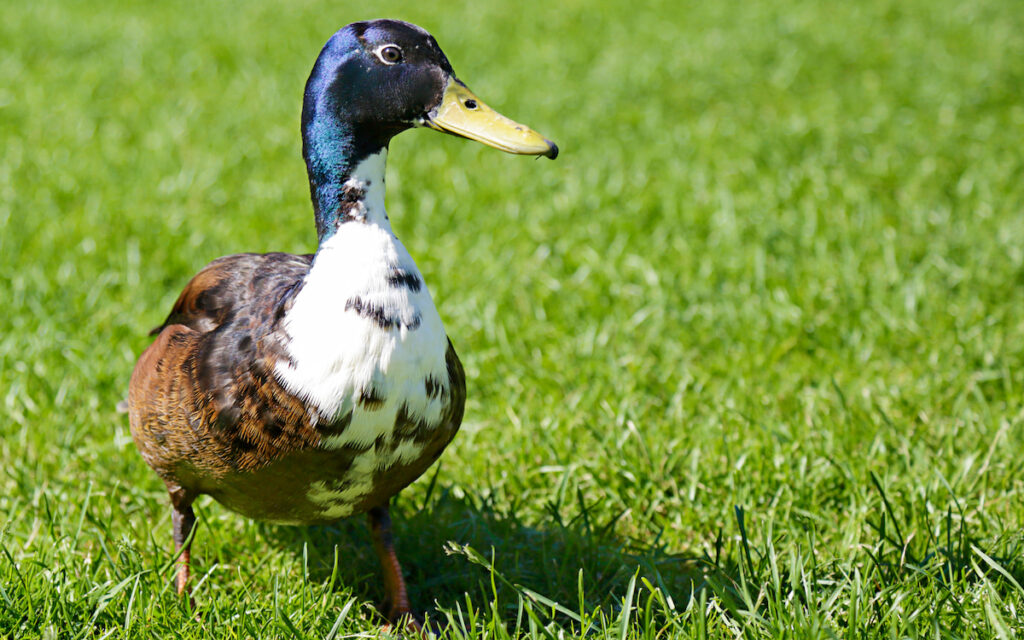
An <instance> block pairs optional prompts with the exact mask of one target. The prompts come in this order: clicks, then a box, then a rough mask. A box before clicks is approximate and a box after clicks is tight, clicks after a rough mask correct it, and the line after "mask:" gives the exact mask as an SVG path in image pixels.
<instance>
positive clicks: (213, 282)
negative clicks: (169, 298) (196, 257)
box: [149, 253, 313, 336]
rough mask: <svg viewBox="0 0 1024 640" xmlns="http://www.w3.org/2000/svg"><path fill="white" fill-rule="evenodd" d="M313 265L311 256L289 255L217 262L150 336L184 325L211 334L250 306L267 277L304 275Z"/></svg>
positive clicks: (246, 255)
mask: <svg viewBox="0 0 1024 640" xmlns="http://www.w3.org/2000/svg"><path fill="white" fill-rule="evenodd" d="M312 261H313V256H312V255H301V256H296V255H291V254H288V253H239V254H235V255H231V256H225V257H223V258H218V259H217V260H214V261H213V262H211V263H210V264H208V265H206V266H205V267H203V269H202V270H201V271H200V272H199V273H197V274H196V275H195V276H193V277H192V279H191V280H190V281H189V283H188V284H187V285H185V288H184V289H183V290H182V292H181V295H179V296H178V300H177V301H176V302H175V303H174V307H172V308H171V313H170V314H169V315H168V316H167V319H166V320H164V322H163V324H161V325H160V326H159V327H155V328H154V329H153V330H152V331H150V332H149V335H151V336H155V335H156V334H158V333H160V332H161V331H163V329H164V327H168V326H170V325H172V324H183V325H185V326H186V327H189V328H190V329H193V330H195V331H199V332H200V333H206V332H208V331H212V330H213V329H215V328H216V327H218V326H220V325H221V324H223V323H224V322H225V321H226V320H227V319H229V318H230V317H231V316H232V315H233V314H234V313H235V312H236V311H237V310H238V309H240V308H244V307H245V306H247V305H249V304H251V302H252V299H253V296H254V294H255V293H256V289H258V288H260V284H261V283H263V281H265V280H266V278H267V277H268V275H270V276H273V275H278V276H280V275H284V276H286V277H288V276H291V275H293V274H295V273H301V274H305V272H306V271H308V270H309V265H310V264H311V263H312Z"/></svg>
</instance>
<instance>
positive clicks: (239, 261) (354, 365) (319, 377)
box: [128, 21, 557, 617]
mask: <svg viewBox="0 0 1024 640" xmlns="http://www.w3.org/2000/svg"><path fill="white" fill-rule="evenodd" d="M467 96H468V97H467ZM445 109H448V110H449V111H445ZM452 109H454V110H455V111H451V110H452ZM462 112H466V113H462ZM490 114H491V115H488V113H487V107H486V106H485V105H483V104H482V103H479V102H478V101H477V100H476V99H475V96H472V94H470V93H469V92H468V90H466V89H465V87H464V85H461V83H458V82H457V81H456V80H455V79H454V75H453V72H452V71H451V67H450V65H449V64H448V61H447V59H446V58H445V57H444V54H443V53H441V51H440V49H439V48H438V47H437V44H436V42H434V40H433V38H432V37H430V35H429V34H427V33H426V32H425V31H423V30H421V29H419V28H418V27H415V26H413V25H408V24H406V23H401V22H396V21H375V22H371V23H355V24H352V25H349V26H348V27H346V28H344V29H342V30H341V31H339V32H338V33H336V34H335V36H334V37H332V38H331V40H330V41H328V43H327V45H326V46H325V47H324V50H323V51H322V52H321V54H320V57H319V58H318V59H317V63H316V65H315V66H314V69H313V73H312V74H311V76H310V79H309V81H308V83H307V85H306V97H305V102H304V106H303V123H302V132H303V151H304V155H305V158H306V164H307V168H308V170H309V176H310V191H311V195H312V199H313V205H314V210H315V214H316V223H317V232H318V235H319V239H320V242H319V246H318V249H317V251H316V253H315V254H313V255H304V256H293V255H287V254H281V253H270V254H263V255H257V254H240V255H233V256H228V257H226V258H221V259H219V260H216V261H214V262H212V263H210V264H209V265H207V267H205V268H204V269H203V270H202V271H200V272H199V273H198V274H197V275H196V276H195V277H194V278H193V279H192V280H191V281H190V282H189V284H188V285H187V286H186V287H185V289H184V291H183V292H182V293H181V295H180V296H179V298H178V301H177V302H176V303H175V305H174V308H173V309H172V311H171V313H170V315H169V316H168V318H167V320H166V321H165V322H164V324H163V325H161V327H159V328H158V329H157V330H155V332H159V335H158V337H157V339H156V340H155V341H154V342H153V344H152V345H150V347H149V348H148V349H146V351H145V352H144V353H143V354H142V356H141V357H140V358H139V361H138V363H137V364H136V366H135V370H134V372H133V373H132V378H131V384H130V389H129V402H128V404H129V413H130V417H131V427H132V435H133V437H134V439H135V442H136V444H137V446H138V448H139V450H140V452H141V453H142V455H143V457H144V459H145V460H146V462H147V463H148V464H149V465H150V466H151V467H153V469H154V470H155V471H156V472H157V473H158V474H159V475H160V477H161V478H162V479H163V480H164V482H165V483H166V484H167V487H168V490H169V492H170V495H171V500H172V504H173V506H174V538H175V541H176V543H177V545H178V546H181V545H185V544H186V540H187V538H188V535H189V532H190V531H191V528H192V523H193V521H194V515H193V513H192V508H191V504H192V502H193V500H195V498H196V497H197V496H199V495H201V494H208V495H211V496H213V497H214V498H215V499H216V500H217V501H218V502H220V503H221V504H223V505H224V506H226V507H228V508H230V509H232V510H234V511H237V512H239V513H241V514H243V515H246V516H249V517H252V518H256V519H260V520H267V521H272V522H280V523H288V524H314V523H322V522H330V521H333V520H337V519H338V518H340V517H343V516H348V515H352V514H356V513H362V512H369V513H370V516H371V527H372V529H373V531H374V537H375V543H376V545H377V550H378V552H379V553H380V555H381V560H382V562H383V563H384V566H385V578H386V580H387V582H388V592H389V597H390V599H391V601H392V612H391V613H392V617H394V616H396V615H400V614H404V613H408V602H407V599H405V596H404V584H403V583H402V580H401V573H400V571H399V569H398V564H397V559H396V558H395V556H394V551H393V549H392V547H391V543H390V535H389V531H388V518H387V504H388V501H389V500H390V498H391V497H392V496H394V495H395V494H396V493H398V492H399V491H400V490H401V489H403V488H404V487H405V486H407V485H408V484H409V483H410V482H412V481H413V480H415V479H416V478H417V477H419V476H420V475H421V474H422V473H423V472H424V471H425V470H426V469H427V468H428V467H429V466H430V465H431V464H432V463H433V462H434V461H435V460H436V459H437V457H438V456H439V455H440V454H441V451H443V450H444V448H445V447H446V446H447V445H448V443H449V442H450V441H451V440H452V438H453V437H454V435H455V433H456V431H457V430H458V428H459V424H460V423H461V421H462V413H463V407H464V403H465V377H464V374H463V370H462V366H461V364H460V363H459V359H458V357H457V356H456V354H455V350H454V349H453V348H452V346H451V342H450V341H449V340H448V337H447V335H446V334H445V330H444V327H443V325H442V323H441V318H440V316H439V314H438V312H437V309H436V308H435V306H434V303H433V300H432V299H431V297H430V294H429V292H428V291H427V288H426V286H425V284H424V282H423V277H422V275H421V274H420V272H419V270H418V269H417V268H416V264H415V263H414V262H413V260H412V257H411V256H410V255H409V253H408V251H406V249H405V247H404V246H403V245H402V243H401V242H399V240H398V238H396V237H395V235H394V233H393V232H392V230H391V224H390V221H389V219H388V216H387V214H386V212H385V210H384V166H385V158H386V156H387V143H388V141H389V140H390V138H391V137H392V136H393V135H395V134H396V133H398V132H399V131H402V130H403V129H405V128H409V127H410V126H414V125H416V124H420V125H425V126H430V127H432V128H436V129H441V130H447V131H449V132H454V133H456V134H457V135H461V136H464V137H472V138H476V139H479V140H481V141H483V142H486V143H488V144H492V145H493V146H498V147H499V148H503V149H505V150H507V151H512V152H516V153H532V154H544V155H548V156H550V157H554V155H555V154H556V153H557V149H556V148H555V147H554V145H553V144H551V143H549V142H547V141H546V140H543V138H540V136H538V135H537V134H535V133H534V132H532V131H530V130H529V129H527V128H525V127H522V125H516V124H515V123H512V122H511V121H508V120H507V119H502V117H501V116H498V115H497V114H494V112H490ZM481 115H483V116H486V117H487V118H489V120H487V121H486V122H485V123H484V125H481V124H480V122H479V118H480V116H481ZM487 123H490V124H487ZM494 123H497V124H494ZM487 127H493V128H495V130H496V131H497V133H495V130H491V129H488V128H487ZM535 138H536V139H535ZM538 140H539V141H542V142H539V141H538ZM531 145H532V146H531ZM183 557H184V562H185V564H184V566H183V568H182V570H181V571H180V572H179V576H178V587H179V591H181V590H183V589H184V588H185V587H186V582H187V580H188V547H187V546H186V548H185V549H184V551H183Z"/></svg>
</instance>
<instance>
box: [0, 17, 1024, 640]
mask: <svg viewBox="0 0 1024 640" xmlns="http://www.w3.org/2000/svg"><path fill="white" fill-rule="evenodd" d="M513 4H514V5H515V6H513ZM1019 9H1020V7H1019V5H1018V4H1016V3H1014V2H1012V1H1011V0H1006V1H1003V2H1001V1H997V0H982V1H980V2H975V3H955V2H951V1H949V0H936V1H934V2H924V1H922V0H907V1H904V2H895V1H891V0H889V1H887V0H865V1H864V2H857V3H845V4H843V3H840V4H836V3H815V2H808V1H806V0H785V1H784V2H766V1H762V0H754V1H752V2H746V3H735V2H722V3H701V2H683V3H676V2H667V1H659V0H655V2H652V3H640V4H636V3H635V4H634V6H631V7H629V8H628V10H627V9H626V8H624V7H621V6H619V5H617V4H615V3H612V2H609V1H607V0H603V1H595V2H591V3H584V2H580V1H579V0H568V1H567V2H563V3H551V2H545V3H540V2H527V3H525V4H523V3H502V2H491V3H483V4H482V3H479V2H466V1H463V0H456V2H453V3H445V4H444V5H443V8H441V7H440V6H439V7H428V6H426V5H424V4H423V3H414V2H404V3H399V2H384V3H380V4H379V6H375V7H374V8H373V10H372V12H368V10H367V9H366V6H365V4H360V3H354V2H348V1H347V0H346V1H343V2H340V3H339V2H333V3H326V2H305V3H300V4H299V5H298V6H294V7H292V6H289V8H288V9H287V10H285V9H284V8H283V5H281V6H276V5H274V4H271V3H262V2H248V3H241V2H231V3H204V4H196V5H194V6H186V7H180V6H171V5H169V4H165V3H124V4H118V5H116V6H115V5H107V4H104V5H94V4H92V3H85V2H72V1H67V2H59V3H58V2H53V1H50V0H42V1H40V2H32V3H14V4H10V5H9V6H6V7H5V8H4V11H3V13H4V19H3V20H2V21H0V42H3V43H4V45H3V46H2V47H0V149H2V152H0V276H2V277H0V300H2V301H3V304H4V307H5V309H4V312H3V313H2V314H0V406H2V409H0V411H2V414H0V415H2V418H0V455H2V466H3V473H2V474H0V522H2V533H0V551H2V554H0V637H8V638H15V637H17V638H166V637H176V638H180V639H182V640H186V639H191V638H207V637H212V638H246V637H256V638H278V637H280V638H292V637H298V638H325V637H330V638H341V637H346V636H348V637H351V636H353V635H360V636H362V635H371V636H372V635H376V634H380V633H383V632H382V631H381V630H380V619H379V618H378V617H377V616H376V614H375V613H374V612H375V609H374V607H373V603H374V602H377V601H378V600H379V599H380V598H381V597H382V595H383V593H382V588H381V586H380V583H379V580H378V577H377V576H378V567H377V564H376V562H375V560H374V558H373V554H372V551H371V549H370V545H369V540H368V535H367V534H366V532H365V527H364V525H363V523H362V521H361V520H360V519H358V518H356V519H352V520H348V521H343V522H341V523H339V524H338V525H336V526H331V527H316V528H290V527H278V526H269V525H264V524H259V523H254V522H250V521H248V520H245V519H243V518H241V517H239V516H236V515H234V514H232V513H230V512H227V511H226V510H225V509H223V508H221V507H220V506H219V505H217V504H216V503H214V502H212V501H209V500H203V501H201V502H200V504H199V507H198V514H199V520H200V524H199V528H198V531H197V534H196V543H195V568H196V571H197V578H198V585H197V588H196V592H195V596H196V600H197V602H198V607H199V612H200V615H201V621H198V622H197V621H195V620H194V619H193V618H192V617H191V615H190V613H189V612H188V611H187V609H186V607H185V606H184V604H183V603H182V601H180V600H179V599H178V598H176V597H175V595H174V593H173V589H172V587H171V566H172V562H173V557H172V551H171V550H172V545H171V540H170V510H169V508H168V506H167V500H166V496H165V494H164V491H163V489H162V486H161V484H160V483H159V482H158V481H157V479H156V477H155V476H154V475H153V474H152V472H151V471H150V470H149V469H148V468H147V467H146V466H145V464H144V463H143V461H142V460H141V458H140V457H139V456H138V454H137V453H136V452H135V449H134V446H133V444H132V442H131V438H130V435H129V433H128V425H127V420H126V419H125V417H124V416H121V415H118V414H117V413H116V412H115V405H116V403H117V401H118V400H119V399H120V398H121V397H123V394H124V393H125V389H126V385H127V380H128V376H129V373H130V371H131V368H132V365H133V363H134V360H135V357H136V356H137V354H138V353H139V352H140V351H141V350H142V349H143V348H145V346H146V344H147V340H148V339H147V337H146V331H147V330H148V329H149V328H150V327H152V326H154V325H155V324H158V323H159V322H160V321H161V320H162V319H163V317H164V315H165V313H166V311H167V310H168V309H169V307H170V305H171V303H172V302H173V300H174V298H175V297H176V295H177V293H178V291H179V290H180V288H181V287H182V286H183V284H184V283H185V282H186V280H187V279H188V277H189V276H190V275H191V274H192V273H194V272H195V271H196V270H197V269H199V268H200V267H201V266H202V265H204V264H205V263H206V262H208V261H209V260H211V259H213V258H215V257H218V256H221V255H225V254H229V253H236V252H240V251H267V250H285V251H293V252H306V251H309V250H311V249H312V248H313V246H314V241H315V234H314V232H313V225H312V215H311V211H310V207H309V205H308V191H307V185H306V178H305V174H304V167H303V165H302V162H301V156H300V152H299V149H300V143H299V138H298V114H299V106H300V98H301V92H302V86H303V83H304V81H305V78H306V74H307V73H308V70H309V67H310V65H311V64H312V61H313V59H314V57H315V55H316V53H317V52H318V50H319V47H320V46H321V44H322V43H323V41H324V40H325V39H326V38H327V37H328V36H329V34H330V33H331V32H332V31H333V30H334V29H335V28H337V27H339V26H341V25H342V24H344V23H346V22H349V21H351V20H355V19H361V18H367V17H377V16H382V15H390V16H394V17H401V18H405V19H408V20H411V21H414V22H417V23H419V24H421V25H423V26H425V27H427V28H428V29H430V30H431V31H432V32H433V33H434V34H435V35H436V36H437V38H438V40H439V41H440V43H441V45H442V46H443V47H444V48H445V50H446V52H447V54H448V56H449V58H450V59H451V60H452V62H453V64H454V66H455V68H456V70H458V72H459V74H460V76H461V77H462V78H463V79H464V80H465V81H466V82H467V83H468V84H469V86H470V87H472V88H473V89H474V91H476V92H477V93H478V95H480V96H481V98H482V99H484V100H485V101H487V102H488V103H490V104H492V105H494V106H496V107H498V108H499V109H500V110H502V111H503V112H505V113H507V114H508V115H509V116H511V117H513V118H516V119H518V120H521V121H523V122H526V123H527V124H530V125H531V126H534V127H535V128H536V129H538V130H539V131H541V132H543V133H544V134H545V135H548V136H550V137H551V138H552V139H554V140H556V141H557V142H558V143H559V145H560V146H561V147H562V149H563V155H562V156H561V157H560V158H559V159H558V160H557V161H556V162H554V163H550V162H547V161H536V162H533V161H530V160H527V159H523V158H514V157H509V156H504V155H502V154H500V153H498V152H495V151H493V150H490V149H486V148H484V147H482V146H480V145H474V144H471V143H468V142H465V141H461V140H456V139H453V138H447V137H444V136H440V135H437V134H435V133H432V132H426V131H417V132H413V133H408V134H404V135H402V136H401V137H399V138H398V139H396V140H395V142H394V144H393V145H392V153H391V164H390V168H389V188H390V189H389V194H388V207H389V211H390V213H391V218H392V220H393V222H394V225H395V228H396V231H397V232H398V233H399V235H400V236H401V237H402V239H403V241H404V242H405V243H406V245H407V246H408V247H409V249H410V251H411V252H412V254H413V255H414V256H416V258H417V260H418V263H419V265H420V268H421V270H422V271H423V273H424V275H425V277H426V280H427V282H428V284H429V286H430V288H431V291H432V292H433V294H434V297H435V300H436V301H437V302H438V306H439V308H440V310H441V314H442V316H443V318H444V319H445V322H446V326H447V329H448V331H449V333H450V335H451V336H452V339H453V341H454V343H455V345H456V347H457V349H458V350H459V353H460V354H461V356H462V359H463V362H464V363H465V365H466V370H467V373H468V376H469V403H468V406H467V417H466V421H465V423H464V425H463V428H462V431H461V433H460V434H459V436H458V438H457V439H456V441H455V442H454V443H453V445H452V446H451V447H450V448H449V450H448V451H447V452H446V453H445V455H444V456H443V457H442V463H441V464H440V465H439V466H438V467H436V468H435V469H432V470H431V471H430V472H428V475H427V476H426V477H425V478H423V479H421V480H420V481H419V482H417V483H416V484H414V485H413V486H412V487H410V488H409V489H408V490H407V491H405V492H404V493H403V494H402V495H401V496H400V497H399V499H398V500H397V504H396V507H395V510H394V518H395V524H396V534H397V537H398V544H399V551H400V554H401V557H402V559H403V562H404V565H405V569H406V574H407V576H408V578H409V580H410V586H411V595H412V598H413V600H414V602H415V603H417V605H418V606H419V607H420V608H421V609H423V610H425V611H427V612H428V614H429V615H430V617H431V618H432V619H433V620H436V621H439V622H440V624H441V625H442V626H445V627H446V628H447V629H448V631H447V633H448V634H449V635H450V636H451V637H453V638H461V637H467V638H470V637H471V638H483V637H487V638H505V637H508V636H512V637H530V638H533V637H537V638H541V637H544V638H561V637H572V636H586V637H588V638H604V637H610V638H616V639H633V638H635V639H640V638H644V639H647V638H670V637H680V638H683V637H686V638H689V637H699V638H705V637H706V638H741V637H742V638H751V639H753V638H807V637H823V638H824V637H842V638H897V637H929V638H1013V637H1018V636H1019V635H1021V634H1022V633H1024V613H1022V611H1024V589H1022V584H1024V561H1022V560H1021V558H1022V554H1021V552H1022V548H1024V534H1022V527H1024V499H1022V498H1024V496H1022V488H1024V474H1022V468H1024V461H1022V460H1024V458H1022V457H1021V451H1022V447H1024V393H1022V391H1024V314H1021V309H1022V302H1021V292H1022V291H1024V288H1022V287H1024V180H1022V176H1024V151H1022V149H1024V102H1022V101H1021V95H1022V94H1021V87H1024V13H1022V12H1021V11H1020V10H1019ZM448 623H451V624H448Z"/></svg>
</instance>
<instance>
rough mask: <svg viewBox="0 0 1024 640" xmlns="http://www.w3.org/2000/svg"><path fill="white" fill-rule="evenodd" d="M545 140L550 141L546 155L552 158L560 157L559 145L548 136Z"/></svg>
mask: <svg viewBox="0 0 1024 640" xmlns="http://www.w3.org/2000/svg"><path fill="white" fill-rule="evenodd" d="M544 142H546V143H548V152H547V153H545V154H544V155H546V156H547V157H549V158H551V159H552V160H554V159H555V158H557V157H558V145H557V144H555V143H554V142H551V141H550V140H548V139H547V138H545V139H544Z"/></svg>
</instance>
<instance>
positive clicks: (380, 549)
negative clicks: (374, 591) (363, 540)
mask: <svg viewBox="0 0 1024 640" xmlns="http://www.w3.org/2000/svg"><path fill="white" fill-rule="evenodd" d="M367 515H368V516H369V518H370V535H371V536H372V537H373V548H374V550H375V551H376V552H377V557H378V558H380V564H381V568H382V569H383V571H384V589H385V591H386V592H387V600H386V601H385V605H386V606H387V607H388V613H387V617H388V620H390V621H391V622H393V623H394V622H398V621H399V620H400V619H401V618H403V617H405V618H406V619H407V620H408V624H410V625H412V626H414V627H416V628H418V627H419V624H418V623H417V622H416V620H415V619H414V618H413V616H412V608H411V607H410V606H409V594H408V591H407V590H406V588H405V578H403V577H402V566H401V565H400V564H398V556H397V555H395V545H394V539H393V537H392V536H391V516H390V515H389V514H388V505H387V503H385V504H384V505H383V506H380V507H374V508H372V509H370V511H369V512H368V514H367Z"/></svg>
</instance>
